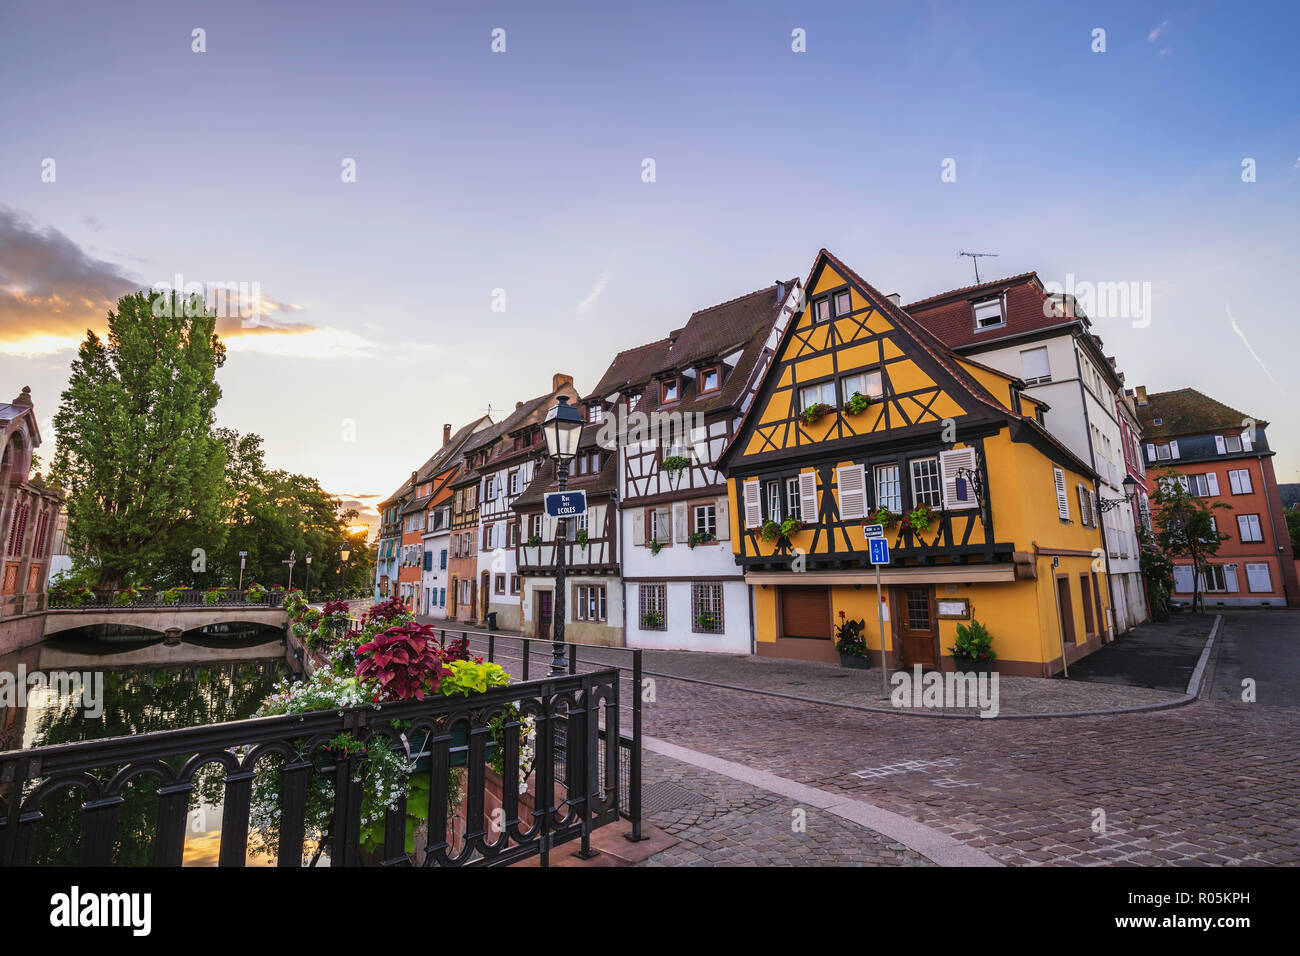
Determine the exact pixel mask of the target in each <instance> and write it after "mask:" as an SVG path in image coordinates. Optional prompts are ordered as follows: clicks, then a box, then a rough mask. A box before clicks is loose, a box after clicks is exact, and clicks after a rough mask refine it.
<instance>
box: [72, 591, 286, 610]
mask: <svg viewBox="0 0 1300 956" xmlns="http://www.w3.org/2000/svg"><path fill="white" fill-rule="evenodd" d="M212 594H213V595H214V596H212V597H209V592H208V591H207V590H205V589H202V588H192V589H187V590H184V591H180V592H177V593H176V594H175V595H173V596H172V599H171V600H168V598H167V591H166V590H160V591H154V590H142V591H141V592H140V595H139V597H137V598H134V599H133V598H131V597H130V596H129V595H126V594H124V593H123V592H122V591H114V590H94V591H91V593H90V594H78V593H76V592H73V591H51V592H50V593H49V601H48V604H47V607H48V609H49V610H51V611H105V610H111V611H138V610H146V609H155V608H186V609H192V608H205V607H233V606H238V607H281V606H282V605H283V604H284V592H283V591H267V592H265V593H264V594H262V595H261V596H259V597H258V599H257V600H253V599H252V598H250V597H249V592H248V591H247V590H244V591H236V590H234V589H231V590H229V591H216V592H212Z"/></svg>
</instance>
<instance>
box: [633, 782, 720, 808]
mask: <svg viewBox="0 0 1300 956" xmlns="http://www.w3.org/2000/svg"><path fill="white" fill-rule="evenodd" d="M699 803H712V801H711V800H710V799H709V798H708V797H706V796H704V794H702V793H696V792H695V791H694V790H687V789H686V788H685V787H679V786H677V784H675V783H669V782H668V781H666V780H664V781H661V782H660V783H652V784H650V786H648V787H643V788H642V789H641V810H642V812H644V813H654V812H656V811H658V810H676V809H677V808H678V807H689V806H693V805H695V804H699Z"/></svg>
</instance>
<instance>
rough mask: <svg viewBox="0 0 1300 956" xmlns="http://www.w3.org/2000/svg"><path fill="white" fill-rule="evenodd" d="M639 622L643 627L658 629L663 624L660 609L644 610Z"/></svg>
mask: <svg viewBox="0 0 1300 956" xmlns="http://www.w3.org/2000/svg"><path fill="white" fill-rule="evenodd" d="M641 624H642V626H643V627H648V628H651V629H652V630H659V629H660V628H662V627H663V626H664V616H663V614H662V612H660V611H646V612H645V613H644V614H642V615H641Z"/></svg>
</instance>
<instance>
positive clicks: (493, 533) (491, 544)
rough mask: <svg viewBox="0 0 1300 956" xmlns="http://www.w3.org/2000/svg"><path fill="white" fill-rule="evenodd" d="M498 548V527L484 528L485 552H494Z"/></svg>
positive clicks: (493, 525)
mask: <svg viewBox="0 0 1300 956" xmlns="http://www.w3.org/2000/svg"><path fill="white" fill-rule="evenodd" d="M496 546H497V526H496V525H495V524H490V525H487V526H485V527H484V528H483V550H484V551H492V550H495V549H496Z"/></svg>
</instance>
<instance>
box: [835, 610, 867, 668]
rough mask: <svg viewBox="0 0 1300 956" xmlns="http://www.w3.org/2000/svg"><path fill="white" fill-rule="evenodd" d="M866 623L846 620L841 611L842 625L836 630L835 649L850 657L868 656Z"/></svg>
mask: <svg viewBox="0 0 1300 956" xmlns="http://www.w3.org/2000/svg"><path fill="white" fill-rule="evenodd" d="M866 627H867V622H866V621H864V620H863V621H848V620H845V615H844V612H843V611H840V623H839V625H838V626H837V627H836V628H835V649H836V650H837V651H839V652H840V653H841V654H847V655H849V656H850V657H866V656H867V638H866V633H865V632H866Z"/></svg>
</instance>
